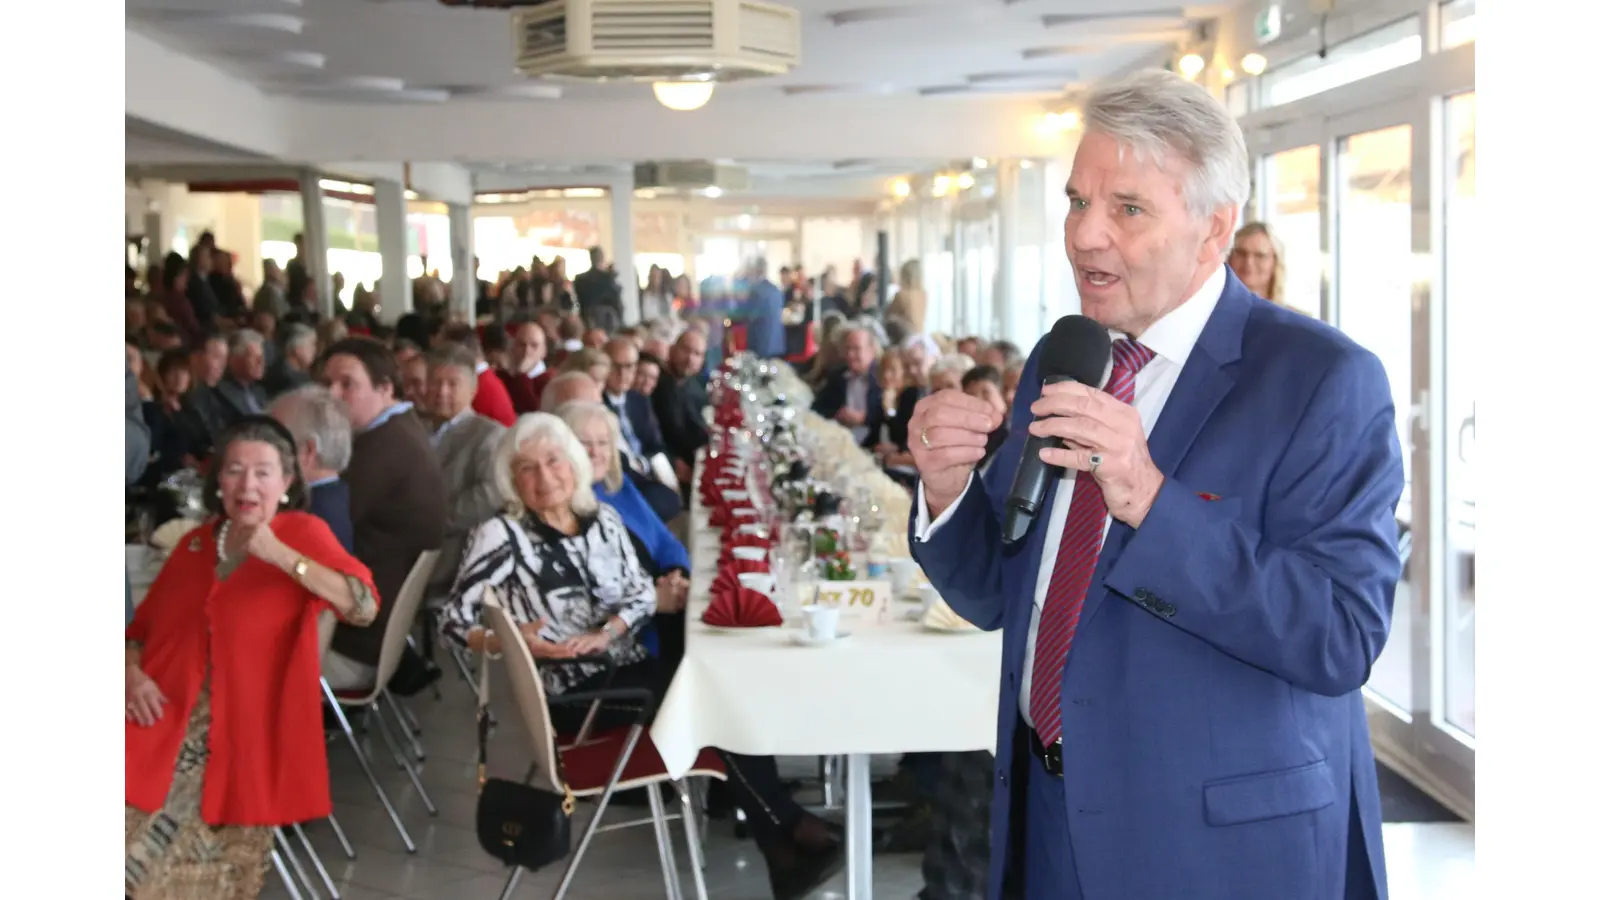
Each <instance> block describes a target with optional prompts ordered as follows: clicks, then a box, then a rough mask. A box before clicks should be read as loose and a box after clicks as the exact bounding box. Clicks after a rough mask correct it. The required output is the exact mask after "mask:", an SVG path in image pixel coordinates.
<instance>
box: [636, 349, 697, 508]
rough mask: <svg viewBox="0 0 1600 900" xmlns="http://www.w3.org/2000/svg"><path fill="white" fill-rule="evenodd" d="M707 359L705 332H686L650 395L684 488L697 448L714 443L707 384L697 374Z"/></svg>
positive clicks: (674, 466) (674, 467)
mask: <svg viewBox="0 0 1600 900" xmlns="http://www.w3.org/2000/svg"><path fill="white" fill-rule="evenodd" d="M705 361H706V338H705V335H703V334H701V333H700V332H698V331H695V330H694V329H690V330H688V331H685V332H684V333H683V334H682V335H680V336H679V337H678V341H677V343H675V344H673V345H672V352H671V353H670V354H668V357H667V368H666V371H664V372H662V373H661V380H660V381H658V382H657V383H656V390H655V393H654V394H653V395H651V397H650V401H651V404H652V405H653V406H654V407H655V411H656V421H657V422H660V423H661V437H662V439H663V440H664V441H666V444H667V456H668V457H669V458H670V459H671V460H672V468H673V469H674V471H675V473H676V474H677V476H678V483H679V484H680V485H683V486H685V487H686V486H687V485H688V484H689V481H690V479H691V476H692V472H693V469H694V455H695V453H696V451H698V450H699V449H700V448H701V447H704V446H705V445H706V444H708V443H710V442H711V433H710V432H709V431H708V430H707V428H706V420H705V407H706V404H707V402H709V401H708V400H707V397H706V387H705V384H704V383H703V382H701V380H700V379H699V377H698V376H699V374H700V368H701V367H702V366H704V365H705Z"/></svg>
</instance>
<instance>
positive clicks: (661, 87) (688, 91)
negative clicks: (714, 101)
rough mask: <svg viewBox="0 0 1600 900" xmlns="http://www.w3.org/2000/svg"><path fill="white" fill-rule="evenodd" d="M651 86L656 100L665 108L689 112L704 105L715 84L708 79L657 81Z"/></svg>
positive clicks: (708, 99) (714, 88) (709, 97)
mask: <svg viewBox="0 0 1600 900" xmlns="http://www.w3.org/2000/svg"><path fill="white" fill-rule="evenodd" d="M651 87H652V88H653V89H654V90H655V92H656V100H657V101H659V102H660V103H661V105H662V106H665V107H666V108H667V109H675V110H677V111H679V112H689V111H691V110H696V109H699V108H700V107H702V106H705V105H706V103H708V102H710V100H711V92H712V91H714V90H716V87H717V86H716V84H715V83H714V82H710V81H657V82H656V83H655V84H653V85H651Z"/></svg>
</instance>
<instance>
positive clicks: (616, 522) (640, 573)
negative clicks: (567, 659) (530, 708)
mask: <svg viewBox="0 0 1600 900" xmlns="http://www.w3.org/2000/svg"><path fill="white" fill-rule="evenodd" d="M490 587H492V588H494V589H495V592H496V594H497V595H498V596H499V598H500V603H501V604H502V605H503V606H505V608H506V611H507V612H508V613H510V614H511V618H512V619H513V620H514V621H516V622H518V623H526V622H536V621H538V620H540V619H543V620H544V621H545V626H544V629H543V630H542V631H540V632H539V635H540V637H542V638H544V639H545V640H547V641H552V642H560V641H565V640H567V639H568V638H574V637H578V636H580V635H584V634H589V633H591V632H593V631H596V630H597V629H599V628H601V627H602V626H604V625H605V623H606V622H608V621H610V619H611V617H612V616H620V617H621V618H622V620H623V621H624V622H626V623H627V624H628V633H627V634H625V635H623V636H622V637H619V638H615V639H613V640H612V641H611V645H610V647H609V648H608V649H607V651H606V652H607V654H608V655H609V656H610V657H611V659H612V661H613V662H614V663H615V664H616V665H618V666H622V665H626V664H628V663H632V662H638V661H639V660H642V659H644V658H645V656H646V651H645V649H644V647H643V646H641V645H640V644H639V642H638V640H637V639H636V638H635V637H634V635H635V634H636V633H637V632H638V630H639V628H640V626H642V625H643V624H644V623H645V622H647V621H648V620H649V619H650V617H651V616H653V615H655V611H656V586H655V582H654V581H652V580H651V578H650V576H649V575H648V574H646V572H645V570H644V568H643V566H641V565H640V563H639V558H638V556H637V555H636V554H635V553H634V551H633V542H632V540H631V539H630V538H629V537H628V529H627V527H626V526H624V525H623V524H622V518H621V517H620V516H618V515H617V512H616V510H614V509H612V508H611V507H609V506H606V505H604V504H602V505H601V506H600V508H599V510H598V511H597V512H596V513H594V514H593V515H590V516H579V517H578V533H577V534H576V535H573V536H570V537H569V536H567V535H564V534H561V533H560V532H558V531H556V530H555V529H553V528H551V527H549V526H548V525H545V524H544V523H543V522H540V521H539V520H538V519H537V518H536V517H534V516H533V515H532V514H528V515H526V516H524V517H523V518H521V519H513V518H512V517H510V516H506V515H499V516H495V517H494V518H492V519H490V520H489V521H487V522H484V523H483V524H482V525H479V526H478V528H477V529H476V530H475V531H474V532H473V533H472V539H471V541H470V542H469V543H468V545H467V550H466V554H465V555H464V556H463V557H462V559H461V568H460V570H459V571H458V572H457V574H456V581H455V586H454V587H453V588H451V591H450V600H449V602H448V603H447V605H446V606H445V608H444V616H443V618H442V620H441V622H440V630H441V631H443V632H444V635H445V636H446V637H448V638H451V639H453V640H455V641H457V642H459V643H462V644H465V643H466V640H467V632H469V631H471V630H472V629H473V628H475V627H478V626H479V625H482V624H484V623H483V619H482V611H483V592H484V590H485V589H486V588H490ZM541 671H542V673H543V675H544V685H545V690H546V691H548V692H550V693H551V694H559V693H562V692H564V691H566V690H568V689H570V688H571V687H573V686H574V685H576V684H578V683H580V682H582V681H583V680H584V679H586V678H589V677H591V676H593V675H595V674H596V673H598V672H601V671H603V667H601V666H599V665H596V664H594V663H583V664H577V665H568V666H548V667H541Z"/></svg>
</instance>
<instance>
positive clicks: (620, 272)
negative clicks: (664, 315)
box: [608, 167, 640, 325]
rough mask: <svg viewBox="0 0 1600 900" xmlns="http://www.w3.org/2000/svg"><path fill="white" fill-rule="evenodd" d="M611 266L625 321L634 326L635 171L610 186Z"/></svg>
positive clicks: (636, 311)
mask: <svg viewBox="0 0 1600 900" xmlns="http://www.w3.org/2000/svg"><path fill="white" fill-rule="evenodd" d="M608 255H609V256H610V257H611V261H612V264H613V265H614V266H615V267H616V270H617V284H618V285H619V286H620V287H621V289H622V321H623V322H625V323H627V324H629V325H632V324H634V323H636V322H638V321H639V318H640V314H639V273H637V272H635V271H634V270H633V169H632V167H629V169H628V173H627V174H626V175H623V176H621V177H619V178H617V179H616V180H615V181H613V182H612V184H611V247H610V253H609V254H608Z"/></svg>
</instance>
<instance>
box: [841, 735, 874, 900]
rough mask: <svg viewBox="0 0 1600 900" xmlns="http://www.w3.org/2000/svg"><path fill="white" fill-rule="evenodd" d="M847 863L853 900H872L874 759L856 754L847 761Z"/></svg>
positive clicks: (863, 754) (862, 754) (866, 755)
mask: <svg viewBox="0 0 1600 900" xmlns="http://www.w3.org/2000/svg"><path fill="white" fill-rule="evenodd" d="M845 765H846V781H845V791H846V798H845V840H846V841H847V844H846V855H845V859H846V860H847V861H848V864H849V873H850V893H849V897H850V900H872V756H871V755H869V754H866V753H852V754H850V756H849V757H847V759H846V764H845Z"/></svg>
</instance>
